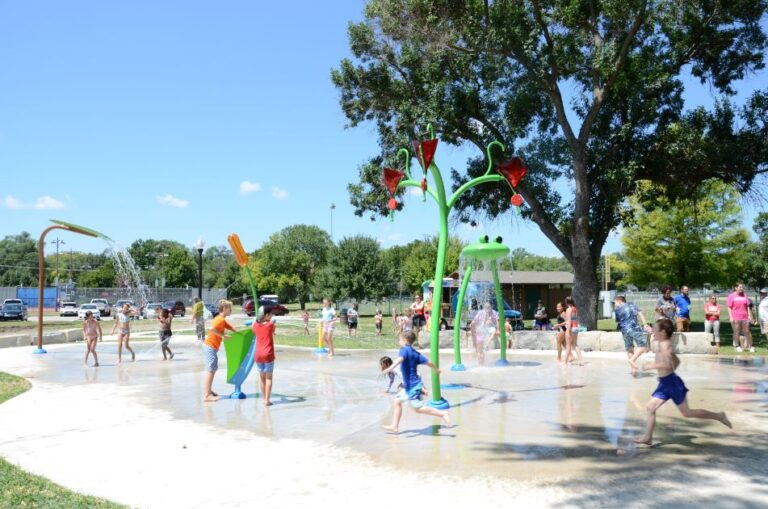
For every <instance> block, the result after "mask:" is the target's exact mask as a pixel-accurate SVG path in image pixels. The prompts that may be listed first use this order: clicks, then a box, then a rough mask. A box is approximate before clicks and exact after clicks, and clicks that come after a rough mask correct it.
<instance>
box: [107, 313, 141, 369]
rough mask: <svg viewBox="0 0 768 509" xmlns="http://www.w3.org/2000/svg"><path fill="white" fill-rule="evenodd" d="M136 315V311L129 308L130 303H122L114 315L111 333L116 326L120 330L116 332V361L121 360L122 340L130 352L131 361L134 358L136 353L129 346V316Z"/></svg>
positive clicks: (120, 361)
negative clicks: (121, 306)
mask: <svg viewBox="0 0 768 509" xmlns="http://www.w3.org/2000/svg"><path fill="white" fill-rule="evenodd" d="M135 316H136V312H135V311H132V310H131V305H130V304H123V309H121V310H120V312H118V313H117V316H116V317H115V325H114V327H112V334H114V333H115V330H117V329H118V328H119V329H120V331H119V332H118V333H117V363H118V364H120V363H122V362H123V342H125V348H126V349H127V350H128V351H129V352H131V362H133V361H135V360H136V353H134V351H133V348H131V345H130V340H131V318H132V317H135Z"/></svg>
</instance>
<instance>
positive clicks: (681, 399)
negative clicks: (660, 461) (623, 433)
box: [635, 318, 733, 445]
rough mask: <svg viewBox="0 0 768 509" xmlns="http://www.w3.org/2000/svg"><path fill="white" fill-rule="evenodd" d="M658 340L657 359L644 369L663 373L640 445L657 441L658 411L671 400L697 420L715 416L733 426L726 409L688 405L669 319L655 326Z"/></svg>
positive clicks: (687, 415)
mask: <svg viewBox="0 0 768 509" xmlns="http://www.w3.org/2000/svg"><path fill="white" fill-rule="evenodd" d="M653 330H654V339H655V340H656V341H658V342H659V350H658V351H657V352H656V360H655V362H654V363H653V364H643V371H646V370H649V369H655V370H657V371H658V373H659V385H658V386H657V387H656V390H655V391H653V395H652V396H651V401H649V402H648V407H647V409H648V423H647V424H646V427H645V433H644V434H643V436H641V437H638V438H636V439H635V442H636V443H638V444H646V445H651V443H652V441H653V429H654V428H655V427H656V410H658V409H659V408H660V407H661V405H663V404H664V403H666V402H667V400H669V399H671V400H672V402H673V403H674V404H675V405H677V408H678V409H679V410H680V413H681V414H683V417H696V418H697V419H713V420H715V421H720V422H722V423H723V424H724V425H726V426H728V427H729V428H733V426H732V425H731V421H729V420H728V417H727V416H726V415H725V412H720V413H714V412H710V411H709V410H699V409H693V408H688V400H687V398H686V393H687V392H688V388H687V387H686V386H685V383H684V382H683V379H682V378H680V377H679V376H677V373H675V370H676V369H677V367H678V366H679V365H680V359H679V358H678V357H677V355H675V353H674V352H673V351H672V342H671V341H670V340H669V339H670V338H671V337H672V331H673V330H674V325H672V320H670V319H668V318H659V320H657V321H656V325H655V327H654V329H653Z"/></svg>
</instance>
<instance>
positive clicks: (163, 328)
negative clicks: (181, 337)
mask: <svg viewBox="0 0 768 509" xmlns="http://www.w3.org/2000/svg"><path fill="white" fill-rule="evenodd" d="M157 311H158V312H157V321H158V323H159V324H160V330H159V331H158V336H159V337H160V348H161V349H162V350H163V360H164V361H166V360H168V358H169V356H170V358H171V359H173V352H172V351H171V349H170V347H169V346H168V343H169V342H170V341H171V336H173V332H171V322H172V321H173V314H172V313H171V312H170V311H168V310H167V309H162V308H158V309H157Z"/></svg>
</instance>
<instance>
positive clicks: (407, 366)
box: [383, 331, 451, 433]
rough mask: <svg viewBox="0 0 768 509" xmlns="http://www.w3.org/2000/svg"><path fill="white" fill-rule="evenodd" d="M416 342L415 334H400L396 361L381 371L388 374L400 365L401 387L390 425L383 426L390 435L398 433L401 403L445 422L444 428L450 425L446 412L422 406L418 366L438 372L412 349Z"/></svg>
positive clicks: (401, 410) (421, 389)
mask: <svg viewBox="0 0 768 509" xmlns="http://www.w3.org/2000/svg"><path fill="white" fill-rule="evenodd" d="M415 341H416V334H415V333H414V332H413V331H408V332H403V333H402V334H400V347H401V348H400V352H399V353H398V357H397V360H396V361H395V362H394V363H393V364H392V365H391V366H389V367H388V368H387V369H385V370H384V371H383V373H389V372H391V371H392V370H394V369H395V368H397V367H398V366H399V365H401V364H402V368H401V372H402V374H403V387H402V388H401V389H400V391H399V392H398V393H397V396H395V413H394V415H393V416H392V424H391V425H389V426H384V429H385V430H387V431H390V432H392V433H397V432H398V427H399V425H400V417H402V415H403V403H405V402H406V401H410V403H411V407H413V409H414V410H416V412H418V413H420V414H426V415H432V416H434V417H440V418H441V419H442V420H443V421H445V425H446V426H450V425H451V418H450V416H449V415H448V411H447V410H438V409H436V408H432V407H430V406H426V405H424V402H423V401H421V397H422V394H423V393H422V391H423V389H424V386H423V384H422V383H421V377H420V376H419V373H418V370H417V368H418V366H419V364H426V365H427V366H429V367H430V368H432V369H434V370H435V371H437V372H438V373H439V372H440V370H439V369H438V368H437V367H436V366H435V365H434V364H432V362H430V361H429V359H427V358H426V357H424V356H423V355H422V354H420V353H419V352H417V351H416V350H414V349H413V343H414V342H415Z"/></svg>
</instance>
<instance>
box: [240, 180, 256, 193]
mask: <svg viewBox="0 0 768 509" xmlns="http://www.w3.org/2000/svg"><path fill="white" fill-rule="evenodd" d="M258 191H261V184H259V183H258V182H249V181H247V180H243V181H242V182H240V194H243V195H245V194H251V193H256V192H258Z"/></svg>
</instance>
